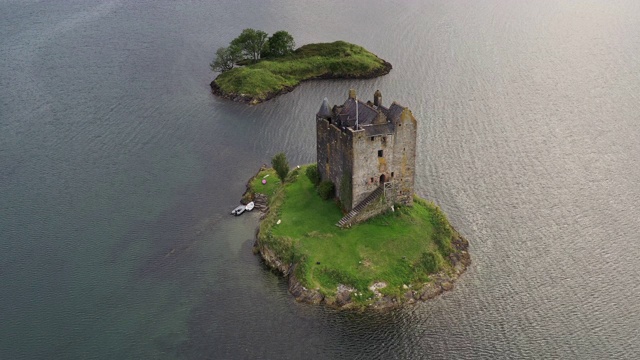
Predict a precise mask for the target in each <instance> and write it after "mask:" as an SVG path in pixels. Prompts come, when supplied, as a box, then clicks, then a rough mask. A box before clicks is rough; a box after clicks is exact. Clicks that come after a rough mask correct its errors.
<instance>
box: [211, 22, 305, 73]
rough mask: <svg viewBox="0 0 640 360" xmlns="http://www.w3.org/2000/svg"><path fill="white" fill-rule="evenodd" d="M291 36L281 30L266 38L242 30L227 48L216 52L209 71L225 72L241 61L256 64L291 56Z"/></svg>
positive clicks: (250, 30)
mask: <svg viewBox="0 0 640 360" xmlns="http://www.w3.org/2000/svg"><path fill="white" fill-rule="evenodd" d="M295 46H296V44H295V41H294V40H293V36H291V34H289V33H288V32H286V31H284V30H281V31H277V32H275V33H274V34H273V35H271V36H268V35H267V33H266V32H264V31H262V30H255V29H244V30H242V33H241V34H240V36H238V37H237V38H235V39H233V40H232V41H231V43H229V46H227V47H221V48H218V50H216V58H215V59H214V60H213V62H211V64H210V65H209V66H210V67H211V70H213V71H216V72H225V71H228V70H231V69H233V67H234V66H235V65H236V64H237V63H238V62H240V61H242V60H248V59H249V60H252V61H253V62H257V61H258V60H259V59H261V58H267V57H269V58H274V57H280V56H285V55H288V54H291V53H292V52H293V50H294V49H295Z"/></svg>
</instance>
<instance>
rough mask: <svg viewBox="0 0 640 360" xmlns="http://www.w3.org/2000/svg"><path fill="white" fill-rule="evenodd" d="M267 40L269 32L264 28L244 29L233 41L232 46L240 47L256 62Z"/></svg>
mask: <svg viewBox="0 0 640 360" xmlns="http://www.w3.org/2000/svg"><path fill="white" fill-rule="evenodd" d="M266 42H267V33H266V32H264V31H262V30H254V29H244V30H242V33H240V36H238V37H237V38H235V39H233V40H232V41H231V45H232V46H236V47H238V48H239V49H240V50H242V52H243V53H244V54H245V55H246V56H248V57H251V58H253V61H254V62H256V61H258V59H259V58H260V54H261V53H262V50H263V48H264V46H265V44H266Z"/></svg>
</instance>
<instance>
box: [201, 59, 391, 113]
mask: <svg viewBox="0 0 640 360" xmlns="http://www.w3.org/2000/svg"><path fill="white" fill-rule="evenodd" d="M382 61H383V63H382V67H381V68H379V69H375V70H373V71H370V72H368V73H365V74H362V75H357V76H356V75H353V76H352V75H340V76H337V75H334V74H323V75H320V76H316V77H312V78H309V79H305V80H302V81H301V82H300V83H299V84H298V85H300V84H301V83H302V82H305V81H310V80H320V79H373V78H376V77H379V76H383V75H387V74H388V73H389V72H391V69H392V68H393V66H392V65H391V64H390V63H389V62H387V61H384V60H382ZM218 76H220V75H218ZM216 80H217V77H216V79H214V80H213V81H211V83H210V84H209V85H210V86H211V92H212V93H213V94H214V95H216V96H219V97H221V98H223V99H227V100H231V101H235V102H240V103H245V104H249V105H256V104H259V103H262V102H265V101H268V100H271V99H273V98H275V97H277V96H279V95H282V94H286V93H289V92H291V91H293V90H294V89H295V88H296V87H298V85H296V86H285V87H283V88H282V89H280V90H278V91H274V92H271V93H268V94H267V96H266V97H265V98H264V99H260V98H257V97H255V96H249V95H244V94H236V93H225V92H223V91H222V89H220V87H219V86H218V84H217V83H216Z"/></svg>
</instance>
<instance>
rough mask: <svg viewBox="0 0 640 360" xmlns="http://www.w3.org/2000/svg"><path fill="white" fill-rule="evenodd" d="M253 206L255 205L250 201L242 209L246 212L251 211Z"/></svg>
mask: <svg viewBox="0 0 640 360" xmlns="http://www.w3.org/2000/svg"><path fill="white" fill-rule="evenodd" d="M254 206H255V204H254V203H253V201H252V202H250V203H248V204H247V206H245V208H244V209H245V210H247V211H251V210H253V207H254Z"/></svg>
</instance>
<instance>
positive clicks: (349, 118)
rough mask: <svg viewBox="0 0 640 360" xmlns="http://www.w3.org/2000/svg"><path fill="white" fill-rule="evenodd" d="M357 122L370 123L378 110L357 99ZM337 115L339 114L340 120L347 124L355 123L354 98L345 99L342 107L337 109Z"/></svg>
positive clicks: (361, 123)
mask: <svg viewBox="0 0 640 360" xmlns="http://www.w3.org/2000/svg"><path fill="white" fill-rule="evenodd" d="M357 109H358V110H357V111H358V123H359V125H368V124H372V123H373V120H375V118H376V117H377V116H378V111H376V110H375V109H374V108H372V107H371V106H369V105H367V104H366V103H363V102H362V101H360V100H358V106H357ZM337 115H338V116H340V120H341V121H343V122H345V123H348V124H349V126H352V124H355V122H356V100H354V99H347V101H345V103H344V105H342V108H341V109H340V110H339V112H338V114H337Z"/></svg>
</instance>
